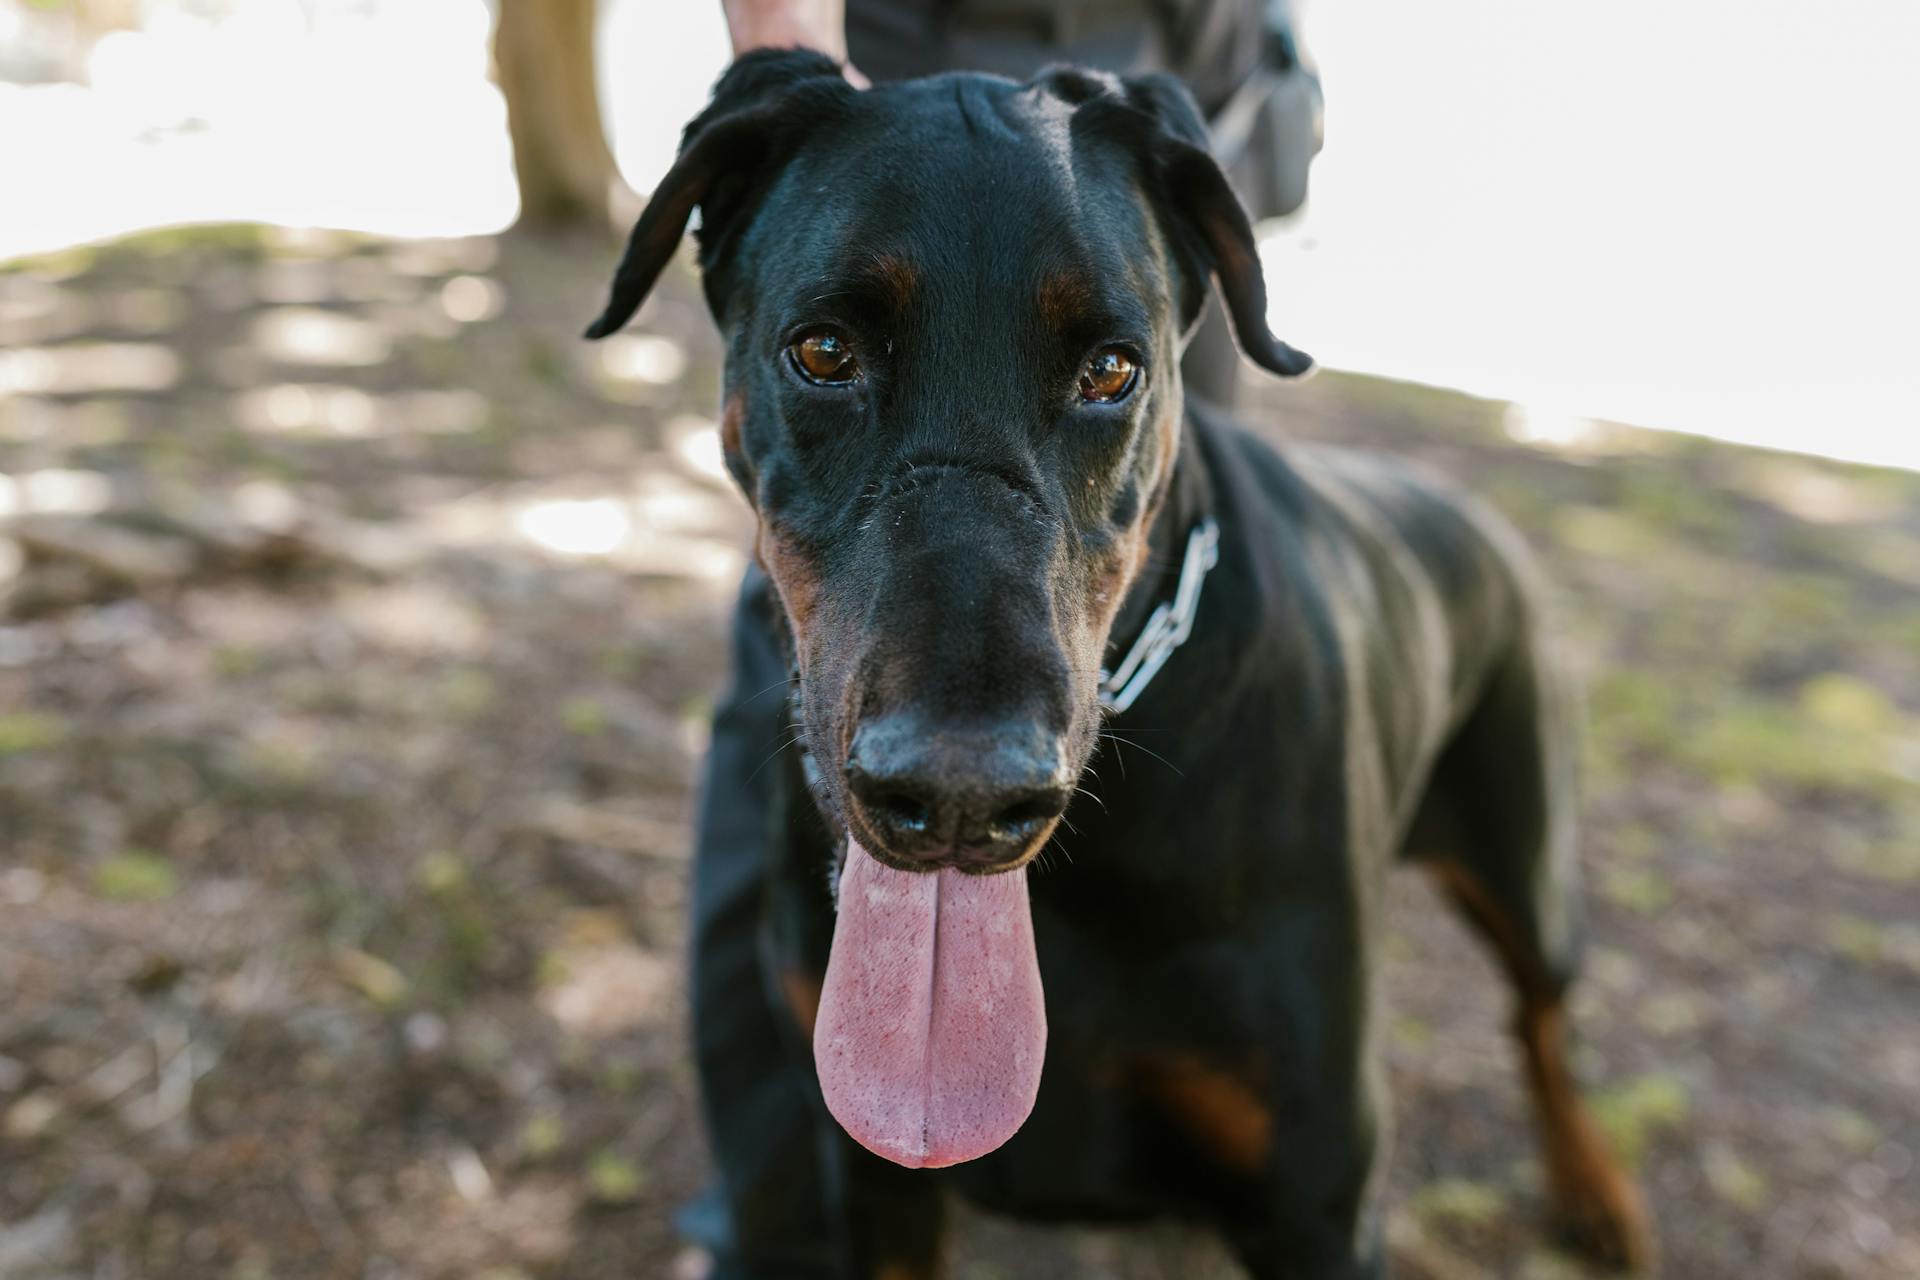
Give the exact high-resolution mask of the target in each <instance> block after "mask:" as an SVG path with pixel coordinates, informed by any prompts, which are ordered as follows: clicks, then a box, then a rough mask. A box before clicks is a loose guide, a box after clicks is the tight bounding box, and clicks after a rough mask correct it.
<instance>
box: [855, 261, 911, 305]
mask: <svg viewBox="0 0 1920 1280" xmlns="http://www.w3.org/2000/svg"><path fill="white" fill-rule="evenodd" d="M861 274H862V275H864V276H865V277H866V278H867V279H868V280H870V281H872V282H873V284H874V286H875V287H876V288H878V289H879V291H880V292H881V293H882V294H884V295H885V296H886V299H887V301H888V302H889V303H891V304H892V305H893V308H894V310H896V311H904V310H905V309H906V307H907V304H908V303H910V302H912V301H913V294H914V290H916V289H918V288H919V287H920V272H919V271H918V270H917V269H916V268H915V267H914V265H913V264H912V263H911V262H908V261H907V260H906V259H905V258H902V257H900V256H899V255H897V254H892V253H882V254H876V255H875V256H874V257H873V258H871V259H870V260H869V261H868V262H867V263H866V264H865V265H864V267H863V268H862V271H861Z"/></svg>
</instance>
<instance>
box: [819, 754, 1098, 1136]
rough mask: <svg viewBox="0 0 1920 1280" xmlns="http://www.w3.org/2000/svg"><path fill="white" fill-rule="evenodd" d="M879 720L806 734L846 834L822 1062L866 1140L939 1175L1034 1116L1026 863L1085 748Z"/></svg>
mask: <svg viewBox="0 0 1920 1280" xmlns="http://www.w3.org/2000/svg"><path fill="white" fill-rule="evenodd" d="M895 718H897V717H895ZM874 723H876V722H873V721H869V722H868V726H867V728H865V729H863V730H860V731H849V730H847V729H845V728H842V727H840V726H832V727H829V726H819V727H818V731H817V732H816V733H815V734H813V735H810V737H812V738H813V740H814V742H815V752H816V754H815V755H814V757H813V758H812V759H811V761H810V762H809V768H810V774H811V777H812V781H813V782H814V785H815V787H816V789H817V790H819V791H821V792H822V793H824V794H823V798H826V799H828V800H829V802H830V805H829V807H830V811H832V812H833V813H834V816H836V817H837V818H838V819H839V821H840V825H841V826H842V827H843V829H844V831H845V832H846V839H845V845H844V854H843V857H842V861H841V866H840V874H839V879H838V911H837V917H836V920H835V923H834V932H833V942H832V949H831V951H830V953H829V958H828V962H827V972H826V978H825V982H824V984H823V987H822V991H821V997H820V1005H819V1011H818V1014H817V1016H816V1018H815V1021H814V1034H813V1049H814V1062H815V1065H816V1067H817V1069H818V1073H819V1078H820V1087H821V1092H822V1095H823V1096H824V1098H825V1101H826V1104H827V1108H828V1110H829V1111H830V1112H832V1114H833V1116H834V1118H835V1119H836V1120H838V1121H839V1122H840V1124H841V1126H842V1127H843V1128H844V1129H845V1130H846V1131H847V1133H848V1134H849V1135H850V1136H851V1137H852V1138H853V1139H854V1140H855V1141H857V1142H858V1143H860V1145H862V1146H864V1147H866V1148H867V1149H868V1150H869V1151H872V1152H874V1153H875V1154H876V1155H879V1156H882V1157H884V1158H885V1159H888V1160H891V1161H893V1162H895V1163H897V1164H901V1165H905V1166H906V1167H908V1168H938V1167H942V1166H946V1165H952V1164H958V1163H960V1162H962V1161H966V1160H972V1159H976V1158H978V1157H980V1156H983V1155H986V1154H987V1153H989V1152H991V1151H993V1150H995V1149H997V1148H998V1147H1000V1146H1001V1145H1002V1144H1004V1143H1005V1142H1006V1141H1007V1140H1008V1139H1009V1138H1011V1137H1012V1136H1013V1135H1014V1133H1015V1132H1017V1131H1018V1130H1019V1128H1020V1126H1021V1125H1022V1124H1023V1123H1025V1121H1026V1118H1027V1116H1028V1114H1029V1113H1030V1112H1031V1111H1032V1109H1033V1104H1034V1100H1035V1097H1036V1095H1037V1094H1038V1091H1039V1085H1040V1074H1041V1067H1042V1065H1043V1063H1044V1061H1045V1058H1046V1040H1047V1021H1046V1009H1045V1004H1044V1000H1043V996H1042V991H1041V981H1040V965H1039V959H1038V956H1037V953H1036V951H1035V947H1034V935H1033V922H1032V918H1031V913H1030V910H1029V905H1028V893H1027V872H1026V865H1027V863H1028V862H1030V861H1031V860H1032V859H1033V858H1034V857H1035V856H1037V854H1038V853H1039V851H1040V850H1041V849H1042V848H1044V847H1045V845H1046V843H1047V841H1048V840H1049V839H1050V838H1051V835H1052V833H1053V831H1054V828H1055V826H1056V825H1057V824H1058V822H1059V821H1060V817H1061V813H1062V811H1063V810H1064V809H1065V807H1066V798H1067V796H1068V795H1070V794H1071V792H1072V783H1073V780H1074V777H1076V776H1077V774H1078V771H1079V767H1080V765H1081V764H1082V763H1083V761H1082V760H1081V759H1080V758H1079V757H1080V756H1081V754H1082V753H1080V752H1077V751H1073V750H1072V749H1071V748H1070V746H1069V745H1068V744H1067V740H1066V739H1065V738H1063V737H1061V736H1060V735H1057V734H1053V733H1051V732H1048V731H1042V730H1038V729H1035V728H1033V727H1032V726H1031V725H1024V724H1023V725H1021V726H1012V727H1009V726H1004V725H1003V726H1001V727H1000V728H999V729H998V730H985V731H983V730H978V729H977V728H976V729H975V730H967V729H965V728H963V727H959V726H955V725H952V724H942V725H941V726H940V727H939V728H935V729H932V730H931V731H928V732H925V733H922V734H920V735H918V736H917V737H915V736H914V735H912V734H906V733H903V734H899V735H892V734H891V733H890V732H889V731H882V732H874V731H872V726H873V724H874ZM836 729H837V730H838V731H837V732H836V731H835V730H836ZM896 736H897V737H898V739H899V740H896ZM909 739H910V740H909ZM823 741H824V742H827V743H832V744H834V745H833V746H830V747H829V748H828V751H830V752H834V751H836V748H837V752H836V754H838V755H839V757H840V758H839V759H838V760H837V761H836V760H833V759H832V757H828V758H827V759H822V758H821V755H820V753H819V743H820V742H823ZM863 752H864V757H863ZM995 753H998V754H999V755H1001V756H1004V757H1005V759H1004V760H1003V761H1002V762H1001V764H1000V765H999V766H983V764H982V760H983V758H985V757H987V756H989V755H993V754H995ZM1034 755H1043V756H1045V757H1046V758H1044V759H1039V760H1035V759H1029V758H1028V757H1030V756H1034ZM849 762H850V763H851V767H849ZM836 764H838V765H839V766H840V767H839V768H837V769H836V768H835V765H836ZM823 769H834V773H835V776H834V778H833V780H832V785H831V786H825V785H822V784H823V782H824V781H825V780H824V779H822V778H821V777H820V773H821V771H822V770H823ZM1070 770H1071V773H1070V772H1069V771H1070ZM883 771H884V777H883Z"/></svg>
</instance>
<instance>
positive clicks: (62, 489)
mask: <svg viewBox="0 0 1920 1280" xmlns="http://www.w3.org/2000/svg"><path fill="white" fill-rule="evenodd" d="M112 501H113V482H112V481H111V480H108V479H107V478H106V477H105V476H103V475H101V474H100V473H99V472H97V471H70V470H65V469H59V468H55V469H50V470H46V471H28V472H24V473H22V474H20V475H15V476H10V475H7V474H6V473H4V472H0V516H16V515H19V516H25V515H76V516H86V515H94V514H96V513H98V512H101V511H105V510H106V509H107V506H108V504H110V503H111V502H112Z"/></svg>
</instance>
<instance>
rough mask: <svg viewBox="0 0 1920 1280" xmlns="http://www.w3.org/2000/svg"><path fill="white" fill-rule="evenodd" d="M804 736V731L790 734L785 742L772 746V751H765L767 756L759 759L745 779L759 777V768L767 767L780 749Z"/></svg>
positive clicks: (783, 749) (782, 749) (750, 779)
mask: <svg viewBox="0 0 1920 1280" xmlns="http://www.w3.org/2000/svg"><path fill="white" fill-rule="evenodd" d="M806 736H807V735H806V734H804V733H796V734H794V735H793V736H792V737H791V738H788V739H787V740H786V741H785V742H783V743H781V744H780V745H779V746H777V747H775V748H774V749H773V750H772V751H769V752H768V753H767V758H766V759H765V760H762V761H761V762H760V763H759V764H758V765H757V766H756V767H755V768H754V771H753V772H752V773H750V774H748V775H747V781H748V782H752V781H753V780H754V779H755V778H757V777H759V776H760V770H761V769H764V768H766V767H767V766H768V765H770V764H772V763H773V760H774V757H775V756H777V755H779V754H780V753H781V752H782V751H785V750H786V749H787V748H788V747H790V746H792V745H793V744H794V743H796V742H798V741H800V739H802V738H804V737H806Z"/></svg>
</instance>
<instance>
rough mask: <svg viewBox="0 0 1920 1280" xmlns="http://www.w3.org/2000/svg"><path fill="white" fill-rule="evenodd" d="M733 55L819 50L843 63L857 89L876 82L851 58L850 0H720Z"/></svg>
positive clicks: (848, 76) (849, 78)
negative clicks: (848, 49)
mask: <svg viewBox="0 0 1920 1280" xmlns="http://www.w3.org/2000/svg"><path fill="white" fill-rule="evenodd" d="M720 7H721V9H723V10H724V11H725V12H726V15H727V33H728V34H729V35H730V36H732V38H733V56H734V57H736V58H737V57H739V56H740V55H741V54H743V53H748V52H750V51H752V50H754V49H793V48H801V49H817V50H819V51H820V52H821V53H824V54H826V55H827V56H828V57H829V58H832V59H833V60H834V61H835V62H838V63H839V64H840V69H841V73H842V74H844V75H845V76H846V77H847V80H848V82H849V83H851V84H852V85H853V86H854V87H855V88H858V89H866V88H870V87H872V82H871V81H869V80H868V79H867V78H866V77H865V76H863V75H861V74H860V73H859V72H858V71H856V70H855V69H854V68H853V66H852V65H851V64H850V63H849V62H848V61H847V4H846V0H720Z"/></svg>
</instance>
